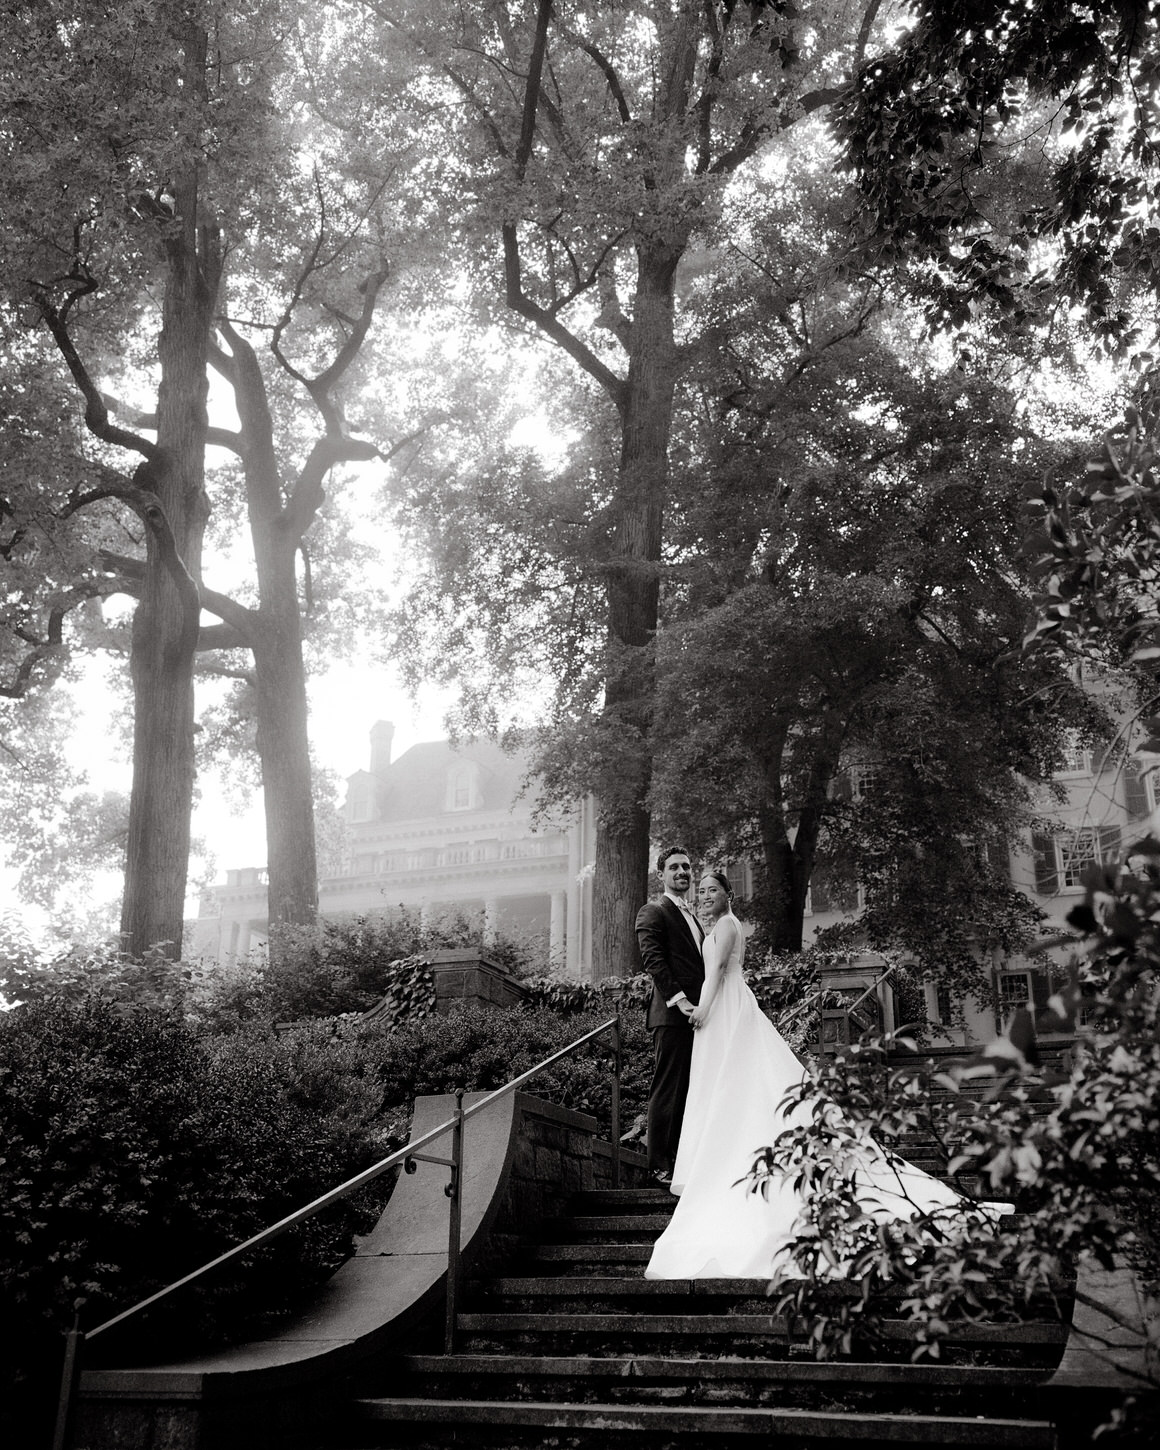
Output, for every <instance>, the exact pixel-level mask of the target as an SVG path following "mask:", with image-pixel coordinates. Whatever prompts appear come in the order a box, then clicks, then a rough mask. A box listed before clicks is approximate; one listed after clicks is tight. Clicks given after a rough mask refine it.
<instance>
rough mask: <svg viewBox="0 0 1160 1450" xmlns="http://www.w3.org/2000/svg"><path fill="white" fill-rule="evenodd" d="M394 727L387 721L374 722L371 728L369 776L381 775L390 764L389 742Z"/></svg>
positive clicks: (392, 736)
mask: <svg viewBox="0 0 1160 1450" xmlns="http://www.w3.org/2000/svg"><path fill="white" fill-rule="evenodd" d="M394 738H395V727H394V726H393V725H392V724H391V722H390V721H389V720H376V721H375V723H374V724H373V725H372V726H371V774H372V775H383V774H385V772H386V769H387V766H389V765H390V763H391V742H392V741H393V740H394Z"/></svg>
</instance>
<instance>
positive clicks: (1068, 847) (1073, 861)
mask: <svg viewBox="0 0 1160 1450" xmlns="http://www.w3.org/2000/svg"><path fill="white" fill-rule="evenodd" d="M1099 859H1100V847H1099V837H1098V836H1097V834H1096V832H1095V830H1094V829H1093V828H1092V827H1091V826H1080V827H1079V828H1078V829H1077V830H1074V831H1070V832H1069V833H1068V834H1067V835H1066V836H1063V837H1062V838H1061V839H1060V841H1059V884H1060V886H1062V887H1068V886H1079V885H1081V884H1082V878H1083V873H1084V869H1085V868H1086V867H1088V866H1094V865H1095V864H1096V862H1097V861H1098V860H1099Z"/></svg>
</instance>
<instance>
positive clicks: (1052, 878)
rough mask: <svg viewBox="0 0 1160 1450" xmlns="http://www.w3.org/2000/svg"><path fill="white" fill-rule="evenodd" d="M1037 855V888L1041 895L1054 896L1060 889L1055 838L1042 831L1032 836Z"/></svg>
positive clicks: (1033, 848) (1032, 847)
mask: <svg viewBox="0 0 1160 1450" xmlns="http://www.w3.org/2000/svg"><path fill="white" fill-rule="evenodd" d="M1031 849H1032V852H1033V854H1034V856H1035V889H1036V891H1038V892H1039V894H1040V896H1054V895H1055V893H1056V892H1057V891H1058V890H1059V869H1058V867H1057V866H1056V864H1055V838H1054V837H1053V836H1046V835H1044V834H1043V833H1042V832H1040V831H1035V832H1033V834H1032V836H1031Z"/></svg>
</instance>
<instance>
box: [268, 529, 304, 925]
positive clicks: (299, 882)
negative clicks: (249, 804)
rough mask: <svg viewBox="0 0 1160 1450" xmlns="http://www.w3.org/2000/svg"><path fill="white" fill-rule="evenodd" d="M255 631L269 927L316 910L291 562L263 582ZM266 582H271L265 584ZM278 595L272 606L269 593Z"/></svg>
mask: <svg viewBox="0 0 1160 1450" xmlns="http://www.w3.org/2000/svg"><path fill="white" fill-rule="evenodd" d="M263 582H264V584H265V586H266V587H265V589H264V590H263V594H264V597H263V600H262V607H261V622H260V625H259V627H258V628H257V629H256V630H255V632H254V675H255V680H256V685H257V717H258V758H259V760H260V761H261V766H262V799H263V804H264V806H265V813H266V866H267V870H268V872H269V898H268V899H269V916H270V926H271V927H272V928H273V927H274V926H275V925H276V924H279V923H282V924H295V925H308V924H309V923H311V922H313V921H314V919H315V917H316V916H317V914H318V865H317V861H316V857H315V847H314V797H313V791H312V783H311V770H310V751H309V746H308V738H309V737H308V733H307V706H306V670H305V667H304V665H303V662H302V629H301V622H300V618H299V613H298V601H297V597H296V591H295V579H294V560H293V557H291V558H290V559H289V560H288V561H286V562H285V564H284V567H283V569H282V570H281V571H280V574H279V577H278V578H277V579H276V580H270V579H266V580H264V581H263ZM271 586H273V588H271ZM275 591H276V593H277V594H278V595H279V596H280V597H279V599H278V601H277V604H276V605H275V604H274V603H273V601H271V599H270V594H271V593H272V592H275Z"/></svg>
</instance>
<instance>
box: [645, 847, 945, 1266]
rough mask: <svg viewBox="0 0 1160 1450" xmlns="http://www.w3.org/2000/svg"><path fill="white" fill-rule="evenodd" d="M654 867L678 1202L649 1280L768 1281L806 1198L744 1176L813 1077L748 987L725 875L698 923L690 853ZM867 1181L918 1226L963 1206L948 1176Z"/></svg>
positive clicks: (655, 1013)
mask: <svg viewBox="0 0 1160 1450" xmlns="http://www.w3.org/2000/svg"><path fill="white" fill-rule="evenodd" d="M657 870H658V872H659V873H660V877H661V883H662V886H663V888H664V889H663V894H662V896H661V897H660V898H658V899H657V900H655V901H650V902H647V903H646V904H645V905H644V906H642V907H641V909H640V911H639V912H638V913H637V918H636V934H637V941H638V943H639V946H640V955H641V960H642V962H643V964H644V968H645V970H646V971H647V972H648V973H649V975H650V976H651V977H652V979H653V991H652V997H651V999H650V1001H649V1006H648V1015H647V1018H646V1024H647V1026H648V1027H649V1028H650V1029H651V1030H652V1035H653V1061H654V1069H653V1078H652V1085H651V1088H650V1091H649V1101H648V1164H649V1169H650V1170H651V1172H652V1174H653V1176H654V1177H655V1178H656V1179H657V1181H658V1182H659V1183H661V1184H664V1185H665V1186H667V1187H668V1188H669V1189H670V1191H671V1192H672V1193H674V1194H677V1195H679V1199H680V1201H679V1203H678V1204H677V1207H676V1210H675V1211H674V1213H673V1217H672V1220H671V1221H670V1223H669V1226H668V1227H667V1228H666V1229H665V1231H664V1233H662V1234H661V1236H660V1238H659V1239H658V1240H657V1243H656V1246H655V1248H654V1249H653V1255H652V1258H651V1260H650V1261H649V1265H648V1268H647V1269H646V1270H645V1277H646V1278H649V1279H699V1278H722V1279H728V1278H738V1279H750V1278H764V1279H768V1278H769V1277H770V1276H771V1275H772V1273H773V1271H774V1268H775V1260H776V1259H779V1258H781V1257H782V1256H783V1251H784V1250H785V1248H786V1247H787V1245H788V1244H789V1243H790V1241H791V1240H792V1238H793V1236H794V1233H795V1227H796V1224H797V1220H798V1215H799V1213H800V1211H801V1207H802V1204H801V1200H800V1198H799V1197H798V1195H797V1193H796V1192H795V1191H794V1189H793V1186H792V1183H791V1182H790V1180H789V1178H788V1176H787V1177H786V1178H784V1179H783V1180H782V1181H781V1182H780V1183H776V1182H771V1183H770V1184H769V1185H768V1189H767V1192H766V1193H765V1194H763V1193H755V1192H751V1191H749V1190H748V1187H747V1185H745V1184H742V1183H739V1182H738V1180H739V1179H741V1178H744V1177H745V1175H746V1174H747V1173H748V1172H749V1170H750V1168H751V1167H752V1165H753V1160H754V1158H755V1157H756V1155H757V1153H758V1151H759V1150H760V1149H761V1148H762V1147H764V1146H766V1145H767V1144H770V1143H772V1142H773V1141H774V1140H775V1139H776V1137H777V1136H778V1134H779V1133H781V1132H782V1131H783V1130H784V1129H785V1128H787V1127H789V1126H791V1125H793V1124H796V1123H798V1122H799V1121H803V1120H805V1118H807V1117H808V1115H809V1109H808V1106H806V1105H800V1106H798V1107H797V1108H796V1109H795V1110H794V1111H793V1112H792V1113H791V1112H789V1111H787V1110H786V1109H785V1108H783V1107H782V1100H783V1099H784V1098H785V1096H786V1094H787V1093H788V1092H789V1091H790V1090H791V1089H793V1088H795V1087H796V1086H797V1085H798V1084H799V1083H800V1082H801V1080H802V1077H803V1073H804V1069H803V1067H802V1064H801V1063H800V1062H799V1061H798V1059H797V1058H796V1057H795V1056H794V1054H793V1052H792V1051H791V1049H790V1047H789V1046H788V1044H787V1043H786V1041H785V1039H784V1038H783V1037H782V1035H781V1033H780V1032H778V1030H777V1028H776V1027H774V1025H773V1023H772V1022H770V1020H769V1018H768V1017H766V1015H765V1013H764V1012H762V1010H761V1007H760V1006H759V1005H758V1002H757V999H756V997H754V995H753V993H752V991H750V989H749V987H748V986H747V985H746V982H745V978H744V976H743V974H742V970H741V964H742V961H743V959H744V956H745V933H744V932H743V930H742V927H741V923H740V922H739V921H738V919H737V917H736V916H734V914H733V892H732V889H731V888H730V885H729V880H728V878H727V877H726V875H725V873H724V872H723V871H707V872H705V873H704V874H703V875H702V876H701V878H700V881H699V884H698V888H697V904H698V908H699V913H700V919H698V915H697V914H696V913H694V911H693V910H692V908H691V907H690V905H689V901H688V895H689V889H690V887H691V885H692V880H693V874H692V873H693V868H692V862H691V860H690V858H689V853H688V852H687V851H685V850H684V849H683V848H682V847H679V846H672V847H669V848H668V849H667V850H665V851H662V852H661V854H660V856H659V858H658V860H657ZM857 1181H858V1186H859V1198H860V1201H861V1196H862V1191H863V1188H864V1189H865V1195H866V1203H867V1211H868V1212H871V1213H872V1214H873V1215H874V1216H875V1217H883V1218H903V1219H905V1218H912V1217H914V1216H916V1215H917V1214H919V1213H925V1212H930V1211H932V1210H935V1209H939V1208H947V1207H956V1206H959V1205H961V1204H963V1202H964V1200H963V1199H962V1198H961V1196H960V1195H959V1194H958V1193H956V1192H955V1190H954V1189H952V1188H950V1187H949V1186H948V1185H947V1184H945V1183H942V1182H941V1181H940V1180H939V1179H937V1178H931V1177H930V1176H929V1175H928V1174H926V1173H923V1172H922V1171H921V1170H920V1169H917V1168H914V1167H912V1166H911V1165H910V1164H907V1163H903V1162H902V1161H901V1160H898V1159H894V1160H890V1161H887V1159H886V1158H885V1156H884V1155H879V1157H878V1158H877V1159H874V1160H872V1161H870V1162H869V1163H868V1164H867V1165H866V1167H865V1169H862V1168H859V1170H858V1174H857ZM783 1267H784V1268H785V1269H786V1270H787V1272H789V1273H790V1274H792V1273H793V1270H792V1267H790V1266H788V1265H785V1264H784V1263H783Z"/></svg>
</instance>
